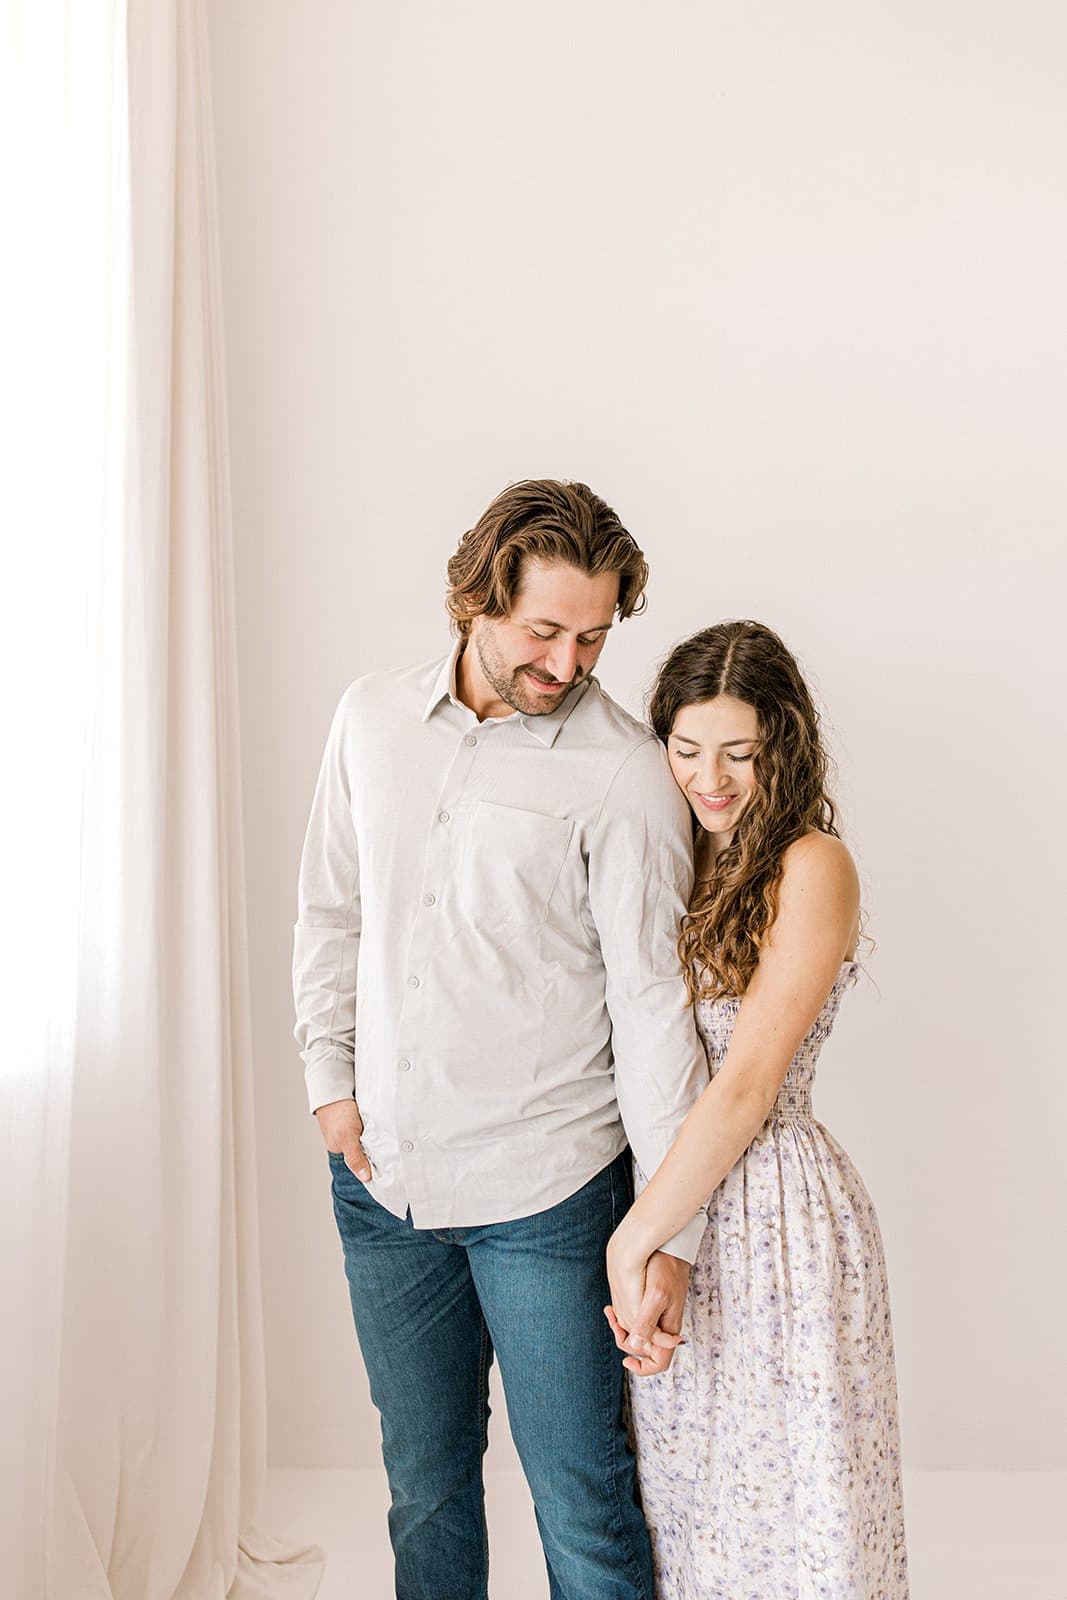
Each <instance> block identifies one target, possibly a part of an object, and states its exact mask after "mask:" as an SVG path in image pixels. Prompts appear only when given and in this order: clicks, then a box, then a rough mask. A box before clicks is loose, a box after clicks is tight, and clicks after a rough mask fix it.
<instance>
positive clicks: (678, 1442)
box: [630, 962, 908, 1600]
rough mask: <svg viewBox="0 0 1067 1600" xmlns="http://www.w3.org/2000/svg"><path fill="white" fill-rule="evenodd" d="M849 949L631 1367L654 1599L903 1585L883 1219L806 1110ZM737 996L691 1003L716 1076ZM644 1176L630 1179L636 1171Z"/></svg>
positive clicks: (848, 1598) (847, 978)
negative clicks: (637, 1372) (668, 1340)
mask: <svg viewBox="0 0 1067 1600" xmlns="http://www.w3.org/2000/svg"><path fill="white" fill-rule="evenodd" d="M857 972H858V967H857V965H856V963H855V962H846V964H845V965H844V966H843V967H842V969H841V972H840V973H839V975H838V978H837V981H836V983H835V984H834V987H833V989H832V991H831V993H830V996H829V998H828V1000H827V1002H826V1005H825V1006H824V1007H823V1010H822V1012H821V1014H820V1015H819V1017H818V1019H817V1020H816V1022H815V1025H814V1027H813V1028H812V1030H811V1032H810V1033H809V1034H808V1036H807V1038H806V1039H805V1040H804V1042H803V1043H802V1044H801V1046H800V1048H799V1050H798V1051H797V1053H796V1055H795V1057H794V1058H793V1061H792V1063H791V1064H790V1067H789V1072H788V1074H787V1076H786V1079H785V1082H784V1084H783V1086H782V1089H781V1092H780V1093H779V1095H778V1099H777V1101H776V1103H775V1106H774V1109H773V1110H772V1112H771V1115H770V1117H769V1118H768V1120H767V1122H766V1123H765V1124H764V1126H763V1128H762V1129H761V1130H760V1132H759V1133H758V1134H757V1135H756V1137H755V1139H753V1141H752V1143H751V1144H750V1145H749V1147H748V1149H747V1150H746V1151H745V1153H744V1155H743V1156H742V1157H741V1158H740V1160H739V1161H738V1162H737V1164H736V1165H735V1166H734V1167H733V1169H732V1170H731V1171H730V1172H729V1173H728V1174H727V1176H726V1177H725V1178H724V1180H723V1182H722V1183H721V1184H720V1185H719V1187H718V1189H717V1190H716V1191H715V1194H714V1195H713V1197H712V1199H711V1202H710V1204H709V1206H708V1228H707V1232H706V1234H705V1236H704V1239H703V1242H702V1244H701V1247H700V1254H699V1255H698V1257H697V1260H696V1262H695V1264H694V1266H693V1272H692V1276H691V1279H690V1289H689V1300H688V1304H687V1307H686V1315H685V1325H684V1327H683V1330H682V1331H683V1334H684V1336H685V1339H686V1343H685V1344H684V1345H683V1346H681V1347H680V1348H679V1349H678V1351H677V1352H676V1354H675V1357H674V1360H673V1362H672V1364H671V1366H670V1368H669V1370H668V1371H667V1372H665V1373H664V1374H663V1375H662V1376H660V1377H657V1378H631V1379H630V1409H631V1416H632V1426H633V1432H634V1437H635V1445H636V1449H637V1460H638V1474H639V1478H640V1483H641V1496H642V1500H643V1503H644V1509H645V1515H646V1517H647V1519H648V1524H649V1529H650V1532H651V1535H652V1548H653V1555H654V1559H655V1570H656V1594H657V1600H907V1594H908V1572H907V1556H906V1553H905V1547H904V1514H903V1505H902V1499H901V1487H900V1443H899V1435H898V1427H897V1392H896V1375H895V1372H894V1366H893V1335H892V1329H891V1326H890V1318H889V1294H888V1289H887V1285H886V1272H885V1259H884V1256H883V1253H882V1241H881V1236H880V1234H879V1230H878V1221H877V1218H876V1216H875V1213H874V1207H873V1205H872V1204H871V1199H870V1196H869V1195H868V1193H867V1191H866V1189H865V1188H864V1186H863V1182H862V1179H861V1178H860V1176H859V1173H858V1172H857V1171H856V1169H855V1167H854V1166H853V1165H852V1163H851V1161H850V1160H849V1158H848V1156H847V1155H846V1154H845V1152H844V1151H843V1150H842V1149H841V1147H840V1145H839V1144H837V1142H836V1141H835V1140H834V1139H833V1138H832V1136H831V1135H830V1134H829V1133H828V1132H827V1131H826V1129H825V1128H824V1127H823V1126H822V1125H821V1123H818V1122H816V1121H815V1119H814V1117H813V1116H812V1112H811V1086H812V1080H813V1078H814V1075H815V1066H816V1062H817V1060H818V1057H819V1052H820V1050H821V1048H822V1045H823V1043H824V1042H825V1040H826V1039H827V1037H828V1036H829V1033H830V1030H831V1028H832V1027H833V1023H834V1018H835V1017H836V1015H837V1011H838V1007H839V1006H840V1004H841V998H842V996H843V994H844V992H845V990H846V989H847V988H848V987H849V986H850V985H851V984H852V983H853V982H854V981H855V978H856V975H857ZM739 1007H740V1001H738V1000H730V999H725V1000H715V1001H702V1002H700V1003H698V1005H697V1012H696V1015H697V1026H698V1028H699V1030H700V1035H701V1038H702V1039H703V1041H704V1046H705V1049H706V1050H707V1054H708V1062H709V1065H710V1067H711V1072H712V1076H714V1074H715V1072H716V1070H717V1069H718V1067H719V1066H720V1065H721V1063H722V1061H723V1059H724V1058H725V1055H726V1051H727V1047H728V1046H729V1043H730V1036H731V1034H732V1032H733V1028H734V1023H735V1021H736V1019H737V1013H738V1009H739ZM639 1181H640V1179H639Z"/></svg>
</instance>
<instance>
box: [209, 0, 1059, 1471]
mask: <svg viewBox="0 0 1067 1600" xmlns="http://www.w3.org/2000/svg"><path fill="white" fill-rule="evenodd" d="M211 10H212V27H213V46H214V77H215V96H216V106H217V122H218V150H219V169H220V187H221V206H222V232H223V247H224V269H225V289H226V314H227V342H228V348H229V384H230V395H231V417H230V423H231V435H232V447H233V486H234V502H235V518H236V528H237V541H238V550H237V555H238V581H239V593H238V600H239V613H240V648H241V673H242V698H243V704H242V714H243V736H244V763H245V784H246V793H245V807H246V817H247V847H248V864H249V872H250V879H251V884H250V889H251V893H250V903H251V919H252V928H251V935H252V956H253V977H254V995H253V997H254V1002H255V1029H256V1044H257V1052H258V1097H259V1100H258V1137H259V1152H260V1170H261V1175H262V1196H261V1203H262V1217H263V1248H264V1258H265V1259H264V1276H265V1292H266V1315H267V1336H268V1358H269V1380H270V1405H271V1419H272V1455H273V1459H274V1461H275V1462H277V1463H292V1464H308V1465H311V1464H330V1463H336V1464H341V1463H353V1464H370V1463H372V1462H374V1461H375V1460H376V1459H377V1429H376V1421H375V1418H374V1415H373V1413H372V1411H371V1410H370V1408H369V1403H368V1401H367V1398H366V1391H365V1380H364V1379H363V1377H362V1375H361V1373H360V1370H359V1366H358V1357H357V1356H356V1354H355V1346H354V1339H353V1336H352V1333H351V1328H350V1322H349V1312H348V1306H347V1298H346V1293H345V1286H344V1280H343V1276H342V1272H341V1266H340V1258H339V1248H338V1246H337V1244H336V1242H335V1237H334V1233H333V1223H332V1217H331V1215H330V1208H329V1197H328V1177H327V1172H326V1167H325V1162H324V1160H323V1159H322V1157H321V1155H320V1151H319V1146H318V1141H317V1132H316V1129H315V1127H314V1125H313V1124H312V1123H311V1121H310V1120H309V1119H308V1117H307V1114H306V1111H305V1110H304V1100H303V1088H302V1080H301V1070H300V1063H299V1060H298V1058H297V1055H296V1050H295V1046H294V1044H293V1042H292V1039H291V1031H290V1030H291V1015H290V998H289V978H288V965H289V952H290V937H291V933H290V930H291V922H292V916H293V905H294V885H295V875H296V867H297V861H298V856H299V850H300V844H301V839H302V833H303V827H304V823H305V818H306V813H307V808H308V805H309V802H310V797H311V790H312V785H313V782H314V777H315V772H316V769H317V764H318V759H319V753H320V749H321V745H322V741H323V739H324V736H325V732H326V728H327V725H328V721H329V717H330V714H331V711H332V709H333V706H334V703H335V701H336V699H337V697H338V695H339V694H340V692H341V690H342V689H343V687H344V686H345V684H346V683H347V682H348V681H349V680H350V679H351V678H352V677H354V676H355V675H356V674H357V673H360V672H363V671H365V670H367V669H369V668H371V667H375V666H379V665H389V664H397V663H401V662H404V661H407V660H416V659H422V658H424V657H426V656H427V655H429V654H432V653H433V652H434V651H436V650H439V649H440V650H443V649H444V648H445V646H446V644H447V634H446V628H445V619H444V614H443V611H442V607H441V597H442V593H443V575H444V564H445V561H446V558H447V556H448V555H449V553H450V552H451V550H452V548H453V546H454V544H455V542H456V540H457V538H458V536H459V535H460V533H461V532H462V531H463V530H464V529H465V528H467V527H469V526H470V524H471V523H472V522H473V521H474V520H475V518H476V516H477V515H478V513H479V512H480V511H481V509H482V508H483V506H484V504H485V503H486V502H487V501H488V500H489V499H490V497H491V496H492V495H493V494H494V493H495V492H496V491H497V490H498V489H500V488H501V487H502V486H503V485H504V484H505V483H507V482H509V481H510V480H513V479H515V478H518V477H528V476H564V477H580V478H583V479H585V480H587V481H588V482H590V483H591V484H592V485H593V486H594V487H595V488H596V489H597V490H598V491H599V492H600V493H601V494H603V495H605V496H606V497H607V498H608V499H609V500H610V501H611V502H612V503H613V504H615V506H616V507H617V509H618V510H619V512H620V513H621V515H622V516H623V518H624V520H625V521H626V522H627V523H628V525H629V526H630V527H631V528H632V530H633V531H634V533H635V534H636V536H637V538H638V539H639V541H640V542H641V543H642V544H643V546H644V548H645V549H646V551H647V554H648V556H649V558H650V561H651V563H652V569H653V582H652V589H651V604H650V608H649V613H648V615H647V617H645V618H644V619H642V620H639V621H635V622H631V623H628V624H627V625H626V626H625V627H624V628H622V629H621V631H620V633H619V635H618V637H616V638H613V639H612V641H611V643H610V645H609V647H608V649H607V651H606V653H605V656H604V658H603V661H602V664H601V677H602V678H603V679H604V680H605V681H606V683H607V685H608V687H609V688H611V689H612V690H613V691H614V692H615V693H616V694H617V695H618V696H619V697H620V698H622V699H624V700H625V701H626V702H627V703H629V704H630V705H631V706H632V707H635V708H636V707H637V706H638V705H639V702H640V696H641V692H642V690H643V688H644V687H645V686H646V685H647V683H648V681H649V678H650V674H651V664H652V662H653V660H654V658H655V657H657V656H658V655H659V654H660V653H662V652H663V651H664V650H665V648H666V647H667V646H668V645H669V644H670V643H671V642H672V641H674V640H676V639H677V638H679V637H681V636H682V635H684V634H685V633H687V632H688V631H691V630H692V629H694V628H696V627H698V626H702V625H705V624H707V623H709V622H712V621H714V620H716V619H719V618H721V617H726V616H754V617H759V618H762V619H763V620H765V621H766V622H768V623H770V624H771V625H772V626H773V627H775V628H777V629H779V630H780V631H781V632H782V633H783V634H784V636H785V638H786V639H787V640H788V641H789V642H790V643H791V644H792V645H793V646H794V647H795V649H796V650H797V651H798V652H799V654H800V656H801V658H802V660H803V662H804V663H805V665H806V666H807V668H808V670H809V672H810V674H811V676H812V678H813V679H814V682H815V684H816V686H817V689H818V691H819V693H820V695H821V696H822V699H823V701H824V703H825V705H826V707H827V708H828V713H829V719H830V724H831V731H832V739H833V744H834V747H835V749H836V751H837V754H838V757H839V760H840V764H841V781H840V785H839V792H840V795H841V797H842V800H843V803H844V812H845V820H846V825H847V834H848V837H849V839H850V840H851V842H852V843H853V845H854V847H855V850H856V852H857V854H858V857H859V860H860V862H861V867H862V871H863V874H864V880H865V883H866V886H867V887H866V900H867V905H868V908H869V913H870V927H871V930H872V932H873V933H874V935H875V937H876V939H877V942H878V949H877V953H876V955H875V957H874V959H873V960H872V962H871V972H872V974H873V977H874V978H875V979H876V982H877V988H876V987H875V986H874V985H873V984H867V985H865V986H863V987H862V988H861V989H860V990H859V991H858V992H856V993H854V994H853V996H852V997H851V998H850V1000H849V1002H848V1004H847V1005H846V1008H845V1012H844V1015H843V1017H842V1019H841V1022H840V1026H839V1030H838V1035H837V1037H836V1038H835V1040H834V1042H833V1044H832V1047H831V1049H830V1052H829V1054H828V1056H827V1058H826V1061H825V1070H824V1073H823V1078H822V1083H821V1094H820V1098H819V1107H820V1112H821V1115H822V1117H823V1119H824V1120H825V1121H826V1122H828V1124H829V1125H830V1126H831V1128H832V1129H833V1130H834V1131H835V1132H836V1133H837V1135H838V1137H839V1138H840V1139H841V1140H842V1142H843V1143H844V1144H845V1145H846V1146H847V1147H848V1148H849V1149H850V1150H851V1152H852V1154H853V1155H854V1157H855V1158H856V1160H857V1161H858V1164H859V1166H860V1168H861V1170H862V1172H863V1173H864V1175H865V1177H866V1179H867V1182H868V1184H869V1186H870V1188H871V1190H872V1191H873V1193H874V1195H875V1197H876V1200H877V1202H878V1206H879V1210H880V1214H881V1218H882V1222H883V1227H884V1232H885V1236H886V1245H887V1252H888V1256H889V1264H890V1272H891V1281H892V1289H893V1297H894V1311H895V1322H896V1329H897V1339H898V1347H899V1350H898V1354H899V1369H900V1381H901V1394H902V1408H903V1425H904V1430H905V1453H906V1459H907V1464H908V1465H910V1466H913V1467H927V1468H936V1467H961V1468H962V1467H974V1468H978V1467H993V1466H1000V1467H1008V1468H1020V1467H1032V1468H1039V1467H1045V1468H1048V1467H1053V1466H1064V1465H1067V1444H1065V1436H1067V1417H1065V1389H1064V1385H1063V1384H1062V1382H1061V1381H1060V1379H1061V1366H1062V1352H1063V1350H1064V1348H1065V1347H1067V1286H1065V1282H1064V1275H1063V1271H1062V1256H1063V1252H1062V1229H1061V1227H1060V1225H1059V1221H1058V1219H1059V1217H1060V1215H1061V1214H1062V1207H1063V1202H1064V1198H1065V1195H1064V1183H1063V1177H1062V1173H1063V1169H1064V1162H1063V1144H1064V1120H1063V1109H1064V1090H1063V1079H1064V1074H1063V1067H1062V1058H1063V1052H1062V1047H1061V1040H1060V1037H1059V1035H1060V1031H1061V1029H1062V1014H1061V1012H1060V1011H1058V1010H1056V1009H1054V1006H1053V985H1054V984H1055V983H1056V981H1057V980H1058V978H1059V976H1060V974H1059V966H1060V962H1061V956H1062V944H1061V938H1060V926H1061V919H1062V895H1063V867H1062V860H1063V846H1062V841H1061V838H1060V823H1061V817H1062V806H1061V804H1060V802H1059V796H1058V795H1057V788H1058V786H1059V780H1061V779H1062V755H1061V741H1060V740H1058V739H1057V738H1056V736H1055V730H1056V726H1057V717H1056V713H1057V711H1058V709H1059V697H1058V693H1057V687H1058V686H1057V685H1056V683H1055V682H1054V676H1055V666H1056V662H1055V659H1054V653H1053V644H1052V640H1053V636H1054V633H1057V632H1059V631H1060V624H1061V618H1060V614H1059V613H1060V610H1061V606H1062V598H1061V596H1062V578H1063V570H1062V562H1061V561H1060V549H1061V543H1062V537H1063V534H1062V529H1063V511H1064V505H1065V500H1067V492H1065V491H1067V482H1065V474H1064V468H1063V443H1064V422H1065V406H1064V374H1065V370H1067V368H1065V359H1064V358H1065V349H1064V345H1065V332H1064V317H1063V284H1064V282H1067V221H1065V208H1064V204H1063V184H1062V176H1063V174H1062V155H1063V151H1064V149H1065V148H1067V116H1065V111H1064V105H1065V97H1064V95H1063V68H1064V46H1065V44H1067V21H1065V15H1067V14H1065V13H1064V11H1063V8H1062V7H1061V6H1059V5H1057V4H1052V3H1049V4H1041V3H1037V0H1015V3H1013V4H1011V5H1008V4H1007V3H1005V0H1000V3H982V0H958V3H953V0H923V3H907V0H886V3H884V4H869V3H862V0H861V3H856V0H849V3H844V0H842V3H838V4H833V3H827V0H824V3H821V4H820V3H808V4H805V5H795V4H790V3H783V0H768V3H765V4H759V5H744V6H738V5H727V4H724V3H722V0H714V3H710V0H709V3H707V4H696V3H685V0H657V3H656V4H654V5H653V4H637V3H635V0H629V3H620V0H566V3H563V0H539V3H538V4H536V5H534V4H532V3H531V4H528V5H518V4H509V3H503V0H462V3H460V0H456V3H450V4H448V5H442V4H433V3H430V0H406V3H404V4H398V3H389V0H378V3H369V0H367V3H355V0H351V3H342V0H305V3H303V4H301V5H296V4H290V5H285V4H281V3H280V0H214V4H213V6H212V8H211ZM1057 578H1058V579H1059V581H1060V587H1059V588H1057V585H1056V582H1055V580H1056V579H1057ZM1060 793H1061V794H1062V788H1060Z"/></svg>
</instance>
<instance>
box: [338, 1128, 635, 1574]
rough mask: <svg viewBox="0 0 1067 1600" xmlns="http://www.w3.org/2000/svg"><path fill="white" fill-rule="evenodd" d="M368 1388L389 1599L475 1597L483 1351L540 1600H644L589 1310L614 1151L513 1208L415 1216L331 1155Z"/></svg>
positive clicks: (623, 1204)
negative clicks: (379, 1197)
mask: <svg viewBox="0 0 1067 1600" xmlns="http://www.w3.org/2000/svg"><path fill="white" fill-rule="evenodd" d="M330 1168H331V1171H332V1175H333V1204H334V1213H335V1215H336V1217H337V1226H338V1228H339V1229H340V1233H341V1242H342V1244H343V1245H344V1255H345V1272H346V1275H347V1277H348V1283H349V1290H350V1293H351V1298H352V1311H353V1315H354V1317H355V1322H356V1332H357V1334H358V1337H359V1343H360V1347H361V1349H362V1351H363V1359H364V1362H365V1363H366V1367H367V1372H368V1374H369V1376H370V1386H371V1396H372V1398H373V1400H374V1404H375V1405H376V1406H377V1408H378V1411H379V1412H380V1414H381V1419H382V1451H383V1455H384V1457H385V1465H386V1470H387V1472H388V1474H389V1486H390V1489H391V1491H392V1509H391V1510H390V1513H389V1533H390V1538H391V1539H392V1544H393V1554H394V1556H395V1559H396V1594H397V1600H486V1596H487V1594H488V1574H489V1554H488V1544H487V1539H486V1528H485V1504H484V1492H483V1485H482V1456H483V1454H484V1452H485V1447H486V1440H487V1425H488V1421H489V1367H490V1364H491V1362H492V1360H493V1355H494V1352H495V1354H496V1356H497V1358H498V1359H499V1361H500V1372H501V1377H502V1379H503V1383H504V1393H505V1396H506V1399H507V1406H508V1418H509V1420H510V1423H511V1433H512V1437H513V1438H514V1441H515V1445H516V1448H517V1449H518V1452H519V1456H520V1458H521V1461H522V1465H523V1470H524V1472H525V1474H526V1480H527V1482H528V1484H529V1486H530V1490H531V1493H532V1495H533V1499H534V1505H535V1508H536V1511H537V1524H538V1527H539V1529H540V1533H541V1542H542V1545H543V1546H544V1551H545V1560H546V1563H547V1565H548V1575H549V1590H550V1594H551V1596H552V1600H652V1567H651V1554H650V1550H649V1543H648V1534H647V1532H646V1529H645V1524H644V1519H643V1518H642V1516H641V1511H640V1506H639V1504H638V1500H637V1489H636V1480H635V1473H634V1460H633V1456H632V1454H631V1452H630V1449H629V1446H628V1444H627V1439H626V1430H625V1426H624V1422H623V1409H622V1406H623V1371H622V1366H621V1358H620V1356H619V1353H618V1351H617V1350H616V1348H615V1344H614V1341H613V1340H612V1337H611V1333H610V1330H609V1328H608V1325H607V1322H606V1320H605V1318H604V1314H603V1307H604V1306H605V1305H606V1304H607V1302H608V1298H609V1296H608V1284H607V1277H606V1274H605V1270H604V1251H605V1248H606V1246H607V1242H608V1239H609V1237H610V1235H611V1233H612V1230H613V1229H614V1227H615V1226H616V1224H617V1223H618V1222H619V1221H620V1220H621V1218H622V1217H623V1215H624V1214H625V1212H626V1209H627V1207H628V1206H629V1204H630V1199H631V1193H632V1191H631V1187H630V1175H629V1158H628V1157H627V1156H625V1155H623V1156H620V1157H619V1158H618V1159H617V1160H615V1161H613V1162H612V1163H611V1165H610V1166H608V1167H605V1168H604V1170H603V1171H602V1172H600V1173H599V1174H598V1175H597V1176H596V1177H595V1178H593V1179H592V1180H591V1182H589V1183H587V1184H586V1185H585V1187H584V1188H582V1189H579V1190H578V1192H577V1194H574V1195H572V1196H571V1197H570V1199H568V1200H564V1201H563V1202H562V1203H561V1204H560V1205H558V1206H552V1207H550V1209H549V1210H547V1211H541V1212H538V1213H537V1214H536V1215H534V1216H532V1217H523V1218H521V1219H519V1220H518V1221H516V1222H496V1223H487V1224H485V1225H483V1226H481V1227H475V1228H433V1229H429V1228H415V1227H413V1226H412V1223H411V1218H410V1215H409V1216H408V1217H406V1218H404V1219H403V1220H402V1221H401V1220H400V1219H399V1218H397V1217H394V1216H393V1215H392V1213H391V1212H390V1211H387V1210H386V1209H385V1208H384V1207H383V1206H380V1205H379V1204H378V1202H377V1201H376V1200H373V1199H372V1198H371V1196H370V1195H369V1194H368V1193H367V1191H366V1190H365V1189H364V1187H363V1185H362V1184H361V1183H360V1182H359V1179H358V1178H355V1177H353V1175H352V1173H351V1172H350V1171H349V1170H348V1168H347V1167H346V1166H345V1163H344V1160H343V1158H342V1157H340V1156H334V1155H331V1157H330Z"/></svg>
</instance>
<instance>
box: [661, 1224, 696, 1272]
mask: <svg viewBox="0 0 1067 1600" xmlns="http://www.w3.org/2000/svg"><path fill="white" fill-rule="evenodd" d="M707 1225H708V1214H707V1212H706V1211H698V1212H697V1214H696V1216H695V1217H694V1218H693V1220H692V1222H687V1223H686V1225H685V1227H684V1228H682V1230H681V1231H680V1232H679V1233H676V1234H675V1236H674V1238H673V1239H668V1240H667V1243H666V1244H661V1245H660V1249H661V1250H662V1251H663V1253H664V1255H668V1256H677V1257H678V1259H679V1260H680V1261H688V1263H689V1265H690V1266H692V1265H693V1262H694V1261H695V1260H696V1258H697V1251H698V1250H699V1249H700V1241H701V1239H703V1237H704V1229H705V1228H706V1227H707Z"/></svg>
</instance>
